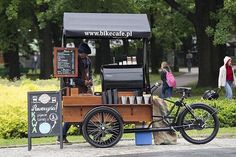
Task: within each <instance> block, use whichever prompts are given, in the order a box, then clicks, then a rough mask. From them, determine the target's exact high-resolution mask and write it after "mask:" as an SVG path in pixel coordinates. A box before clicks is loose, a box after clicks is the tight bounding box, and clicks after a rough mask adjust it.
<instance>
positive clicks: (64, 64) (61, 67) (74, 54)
mask: <svg viewBox="0 0 236 157" xmlns="http://www.w3.org/2000/svg"><path fill="white" fill-rule="evenodd" d="M54 76H55V77H77V76H78V49H77V48H63V47H55V48H54Z"/></svg>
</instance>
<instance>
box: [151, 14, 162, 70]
mask: <svg viewBox="0 0 236 157" xmlns="http://www.w3.org/2000/svg"><path fill="white" fill-rule="evenodd" d="M154 25H155V15H154V13H150V26H151V28H154ZM150 42H151V54H150V55H151V69H152V73H158V72H159V68H160V65H161V61H162V60H161V59H162V57H163V49H162V46H161V43H160V42H159V41H158V40H157V38H156V37H155V35H154V34H152V37H151V41H150Z"/></svg>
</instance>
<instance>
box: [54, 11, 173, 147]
mask: <svg viewBox="0 0 236 157" xmlns="http://www.w3.org/2000/svg"><path fill="white" fill-rule="evenodd" d="M150 36H151V31H150V26H149V22H148V18H147V15H145V14H111V13H64V19H63V37H62V47H61V48H54V74H55V76H56V77H60V78H61V89H62V90H64V94H63V95H62V100H63V103H62V104H63V106H62V107H63V110H62V112H63V121H64V122H72V123H79V124H80V126H81V127H82V133H83V136H84V138H85V139H86V141H87V142H89V143H90V144H91V145H93V146H95V147H102V148H105V147H111V146H114V145H115V144H116V143H117V142H118V141H119V140H120V139H121V137H122V135H123V133H124V132H127V133H128V132H146V131H149V132H150V131H170V130H173V129H176V128H172V127H168V128H151V126H149V127H147V128H135V129H124V124H137V123H141V122H149V123H150V122H152V121H153V111H152V109H153V107H152V104H151V103H150V101H149V102H148V103H146V104H145V103H144V102H141V103H133V104H130V103H126V104H122V103H121V99H120V98H121V97H122V96H126V97H128V96H143V93H145V94H150V92H151V89H150V81H149V70H148V67H149V65H148V56H149V54H148V52H147V43H148V40H149V38H150ZM73 38H80V39H139V40H142V42H143V57H142V58H143V62H142V64H132V65H119V64H111V65H103V66H102V67H101V86H102V93H101V94H98V95H94V94H80V93H79V91H78V88H76V87H72V86H71V85H70V78H73V77H77V76H78V71H77V70H76V69H77V66H78V63H77V55H78V50H77V49H76V48H65V45H66V41H67V40H68V39H73ZM69 60H70V61H71V60H72V61H71V62H70V61H69ZM67 61H68V62H67ZM63 66H65V67H63Z"/></svg>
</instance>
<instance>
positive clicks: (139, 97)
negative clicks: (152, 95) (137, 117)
mask: <svg viewBox="0 0 236 157" xmlns="http://www.w3.org/2000/svg"><path fill="white" fill-rule="evenodd" d="M136 99H137V104H142V100H143V97H142V96H136Z"/></svg>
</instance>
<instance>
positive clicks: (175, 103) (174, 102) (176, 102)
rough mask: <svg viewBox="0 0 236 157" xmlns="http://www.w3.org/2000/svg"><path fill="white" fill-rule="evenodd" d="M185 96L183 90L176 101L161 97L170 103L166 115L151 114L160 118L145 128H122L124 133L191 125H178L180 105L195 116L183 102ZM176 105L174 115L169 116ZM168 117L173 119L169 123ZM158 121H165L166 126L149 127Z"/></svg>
mask: <svg viewBox="0 0 236 157" xmlns="http://www.w3.org/2000/svg"><path fill="white" fill-rule="evenodd" d="M185 98H186V93H185V91H183V94H182V96H181V98H180V100H178V101H172V100H169V99H166V98H163V100H165V101H168V102H170V103H172V104H173V105H172V107H171V109H170V111H169V112H168V113H167V115H164V116H155V115H152V117H156V118H160V119H159V120H154V121H152V122H151V123H150V124H149V125H148V127H147V128H134V129H124V133H133V132H147V131H148V132H150V131H151V132H157V131H175V132H176V131H179V129H181V128H185V127H191V126H193V125H194V124H187V125H178V124H177V123H178V117H179V115H180V114H181V113H180V109H181V108H182V107H184V108H185V109H187V110H189V112H190V113H191V114H192V115H193V117H194V118H195V119H197V118H196V116H195V115H194V114H193V113H192V112H191V108H190V106H189V105H187V104H186V103H185V102H184V99H185ZM176 106H177V107H178V108H177V111H176V113H175V114H174V116H170V115H171V114H172V112H173V110H174V109H175V107H176ZM170 119H173V120H172V122H171V123H170V122H169V120H170ZM159 121H163V122H165V123H166V124H167V125H168V127H164V128H161V127H158V128H151V126H152V124H153V123H156V122H159Z"/></svg>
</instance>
